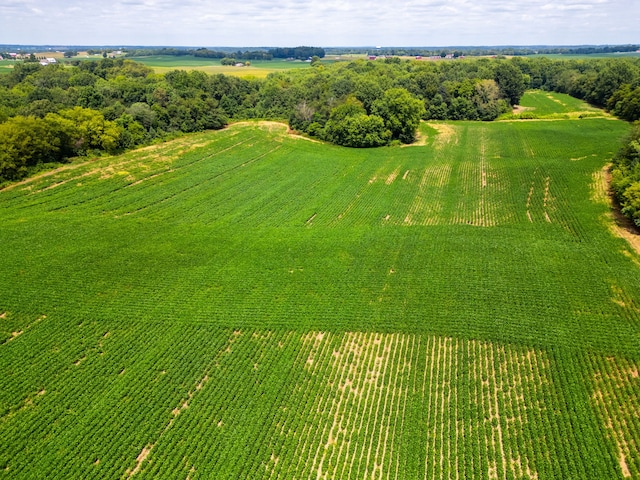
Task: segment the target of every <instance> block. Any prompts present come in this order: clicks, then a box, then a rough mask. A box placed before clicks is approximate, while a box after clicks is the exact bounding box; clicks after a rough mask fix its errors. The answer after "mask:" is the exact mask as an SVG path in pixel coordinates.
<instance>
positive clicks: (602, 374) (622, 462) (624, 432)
mask: <svg viewBox="0 0 640 480" xmlns="http://www.w3.org/2000/svg"><path fill="white" fill-rule="evenodd" d="M592 363H593V364H594V365H593V366H594V372H595V373H594V374H593V386H594V392H593V395H592V397H591V398H592V401H593V403H594V406H595V407H596V409H597V411H598V413H599V415H600V418H601V420H602V422H603V424H604V426H605V429H606V431H607V434H608V437H609V440H610V441H611V442H612V443H613V444H614V445H615V447H616V453H617V460H618V464H619V466H620V470H621V472H622V475H623V476H624V477H627V478H640V456H638V452H640V442H638V430H637V427H638V412H639V411H640V378H638V365H637V364H636V363H634V362H632V361H630V360H626V359H622V358H598V359H592Z"/></svg>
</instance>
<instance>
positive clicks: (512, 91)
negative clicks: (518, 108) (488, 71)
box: [495, 61, 528, 105]
mask: <svg viewBox="0 0 640 480" xmlns="http://www.w3.org/2000/svg"><path fill="white" fill-rule="evenodd" d="M495 81H496V83H497V84H498V88H500V92H501V94H502V96H503V97H504V98H506V99H507V100H508V101H509V103H510V104H511V105H517V104H518V102H520V98H521V97H522V95H523V94H524V92H525V90H526V89H527V87H528V85H527V84H526V83H525V80H524V77H523V75H522V72H521V71H520V70H519V69H518V68H517V67H516V66H514V65H513V63H511V62H507V61H503V62H500V63H499V64H498V67H497V68H496V73H495Z"/></svg>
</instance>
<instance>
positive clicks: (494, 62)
mask: <svg viewBox="0 0 640 480" xmlns="http://www.w3.org/2000/svg"><path fill="white" fill-rule="evenodd" d="M274 53H277V54H278V55H287V56H289V55H291V54H295V52H289V51H282V52H274ZM309 53H321V52H310V51H309V52H307V51H305V52H303V53H302V54H304V55H307V54H309ZM316 56H317V55H316ZM317 60H318V59H316V61H314V62H312V65H313V66H311V67H309V68H306V69H295V70H288V71H282V72H277V73H273V74H270V75H269V76H268V77H267V78H266V79H241V78H236V77H232V76H225V75H221V74H218V75H208V74H205V73H203V72H198V71H192V72H186V71H181V70H175V71H171V72H168V73H166V74H156V73H154V72H153V70H152V69H150V68H148V67H146V66H144V65H141V64H139V63H136V62H134V61H132V60H129V59H102V60H99V61H95V62H78V63H77V64H76V65H71V66H69V65H66V66H65V65H61V64H54V65H47V66H42V65H40V64H39V63H29V62H24V63H16V65H15V68H13V69H12V71H11V72H10V73H8V74H5V75H1V76H0V182H2V181H12V180H17V179H19V178H22V177H23V176H25V175H27V174H28V173H29V172H30V171H33V170H34V169H37V168H39V167H40V166H41V165H43V164H46V163H51V162H63V161H65V159H67V158H70V157H73V156H78V155H89V154H91V155H93V154H97V153H99V152H108V153H115V152H119V151H123V150H126V149H130V148H132V147H135V146H137V145H142V144H147V143H150V142H152V141H154V140H157V139H163V138H167V137H169V136H173V135H176V134H180V133H186V132H195V131H201V130H205V129H218V128H222V127H224V126H225V125H226V124H227V123H228V122H229V121H231V120H240V119H248V118H268V119H280V120H285V121H288V122H289V125H290V126H291V128H292V129H295V130H297V131H299V132H302V133H305V134H307V135H310V136H313V137H317V138H320V139H322V140H325V141H329V142H332V143H336V144H339V145H344V146H349V147H376V146H382V145H388V144H392V143H411V142H412V141H414V139H415V134H416V130H417V127H418V125H419V122H420V121H421V120H482V121H491V120H495V119H496V118H498V117H499V116H501V115H504V114H508V113H509V112H511V109H512V107H513V106H514V105H517V104H518V102H519V100H520V97H521V96H522V94H523V93H524V91H525V90H526V89H528V88H534V89H543V90H550V91H556V92H562V93H568V94H570V95H572V96H574V97H577V98H580V99H584V100H586V101H588V102H590V103H591V104H593V105H596V106H599V107H603V108H606V109H608V110H609V111H610V112H611V113H613V114H614V115H616V116H618V117H620V118H622V119H624V120H627V121H636V120H638V119H640V60H638V59H610V60H609V59H600V60H563V61H560V60H550V59H548V58H524V57H514V58H511V59H506V58H497V59H488V58H482V59H468V60H455V61H443V62H429V61H417V60H401V59H399V58H393V57H392V58H386V59H384V60H376V61H369V60H359V61H353V62H338V63H335V64H331V65H328V64H327V65H324V64H322V62H320V61H317ZM527 113H529V116H535V112H527ZM637 141H638V140H637V138H636V139H635V140H630V143H629V144H628V147H627V148H626V150H625V151H626V152H627V153H625V154H621V155H620V158H619V159H618V161H617V166H616V171H615V175H614V178H615V185H616V192H617V193H618V197H619V199H620V200H621V202H622V203H623V207H624V208H625V213H627V214H628V215H629V216H630V217H632V218H634V219H635V221H636V223H640V214H639V213H638V212H639V211H640V201H639V200H638V199H637V198H636V197H638V198H640V193H633V192H636V191H637V192H640V183H639V182H640V173H638V172H639V171H640V167H638V153H637ZM634 142H635V143H634ZM629 145H630V146H629ZM634 145H635V147H634ZM634 148H636V150H634ZM634 151H635V152H636V153H635V154H634V153H633V152H634ZM634 155H635V156H634ZM623 156H624V158H627V159H628V161H627V162H626V163H625V162H623V161H622V160H621V158H623Z"/></svg>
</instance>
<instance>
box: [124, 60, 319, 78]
mask: <svg viewBox="0 0 640 480" xmlns="http://www.w3.org/2000/svg"><path fill="white" fill-rule="evenodd" d="M132 60H135V61H136V62H139V63H144V64H145V65H147V66H148V67H151V68H153V69H154V70H155V71H156V72H157V73H166V72H168V71H170V70H176V69H179V70H200V71H203V72H206V73H209V74H216V73H223V74H225V75H234V76H237V77H256V78H264V77H266V76H267V75H268V74H270V73H272V72H277V71H280V70H289V69H292V68H309V63H307V62H302V61H286V60H279V59H275V60H250V62H251V65H250V66H249V67H235V66H223V65H221V64H220V59H217V58H215V59H214V58H199V57H194V56H192V55H185V56H181V57H173V56H167V55H154V56H149V57H134V58H132ZM240 62H244V60H240Z"/></svg>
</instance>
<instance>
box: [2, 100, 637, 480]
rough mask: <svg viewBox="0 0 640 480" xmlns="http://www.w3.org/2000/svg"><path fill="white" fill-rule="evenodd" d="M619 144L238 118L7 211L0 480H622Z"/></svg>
mask: <svg viewBox="0 0 640 480" xmlns="http://www.w3.org/2000/svg"><path fill="white" fill-rule="evenodd" d="M531 101H532V102H534V100H531ZM536 101H537V100H536ZM627 129H628V126H627V125H626V124H624V123H622V122H619V121H616V120H611V119H607V118H586V119H572V120H555V121H546V120H545V121H536V120H530V121H521V122H516V121H510V122H494V123H491V124H489V123H480V122H459V123H444V122H433V123H430V124H429V125H424V126H423V129H422V132H423V135H424V136H423V138H422V139H421V143H422V144H423V145H421V146H410V147H406V148H400V147H389V148H380V149H375V150H354V149H346V148H340V147H336V146H331V145H324V144H321V143H318V142H315V141H309V140H307V139H303V138H300V137H296V136H294V135H291V134H290V133H288V132H287V129H286V126H284V125H281V124H277V123H268V122H260V123H258V122H247V123H243V124H236V125H232V126H230V127H229V128H227V129H225V130H223V131H220V132H208V133H202V134H197V135H191V136H185V137H183V138H179V139H177V140H175V141H172V142H168V143H166V144H163V145H157V146H152V147H147V148H144V149H140V150H137V151H133V152H130V153H127V154H125V155H122V156H118V157H104V158H97V159H91V160H86V161H79V162H78V163H74V164H69V165H66V166H64V167H62V168H60V169H58V170H56V171H52V172H48V173H47V174H44V175H41V176H39V177H37V178H34V179H30V180H27V181H24V182H21V183H19V184H16V185H14V186H11V187H9V188H6V189H4V190H2V191H0V216H1V218H2V227H1V228H0V244H1V245H3V247H4V249H3V255H2V257H0V272H1V275H0V291H1V292H2V295H0V477H4V478H33V477H39V478H180V479H184V478H190V479H195V478H229V479H231V478H273V479H276V478H282V479H284V478H327V479H329V478H344V479H348V478H351V479H362V478H376V479H378V478H381V479H403V478H420V479H422V478H424V479H437V478H486V479H494V478H495V479H497V478H518V479H520V478H531V479H536V478H537V479H546V478H585V479H593V478H639V477H640V458H639V456H638V454H637V452H638V447H639V446H640V424H639V423H638V417H637V412H638V411H639V410H640V379H639V378H638V368H640V269H639V265H640V256H639V255H638V253H637V252H636V251H635V250H633V249H632V248H631V247H630V246H629V244H628V243H627V242H626V241H625V240H623V239H621V238H619V237H617V236H615V235H614V233H613V229H612V228H611V225H612V218H611V213H610V206H609V204H608V202H607V197H606V191H605V190H604V189H605V187H606V184H605V182H603V178H604V177H603V173H602V168H603V166H604V165H605V164H606V163H607V161H608V160H609V159H610V158H611V156H612V155H613V153H614V152H615V150H616V149H617V148H618V145H619V141H620V138H621V137H622V136H624V134H625V132H626V131H627Z"/></svg>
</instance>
